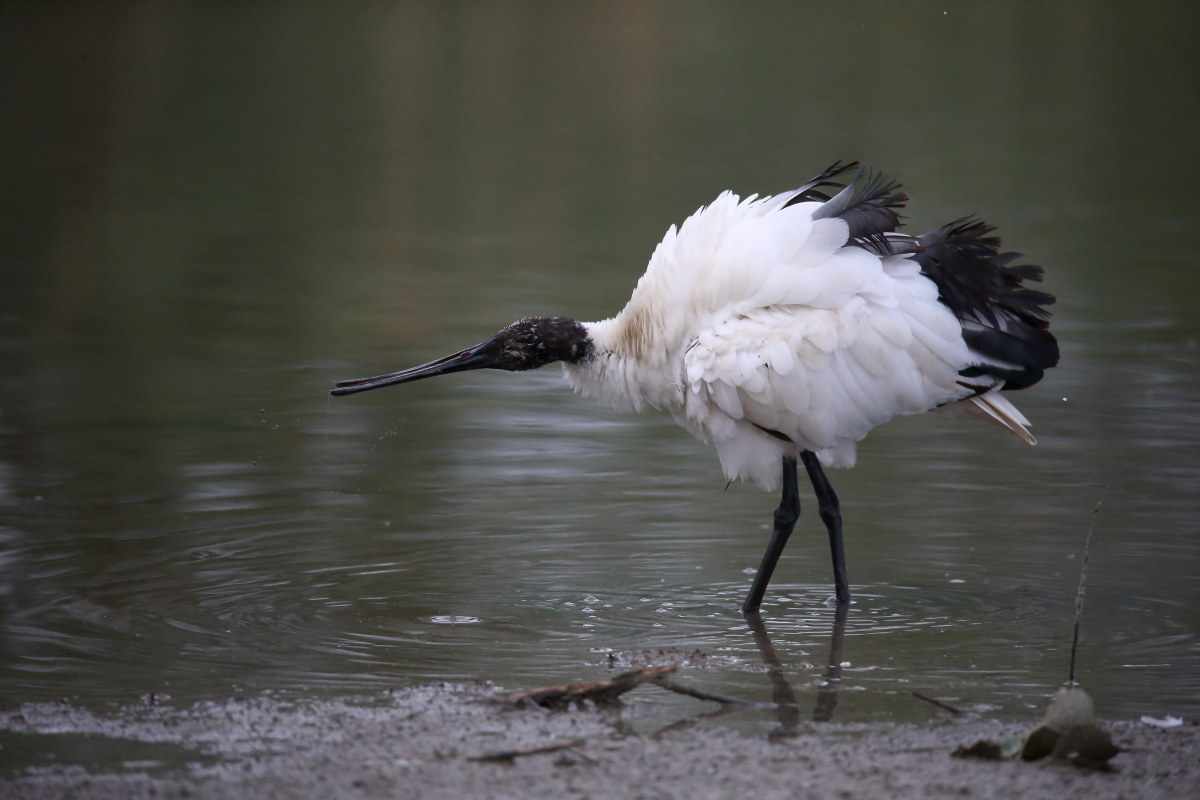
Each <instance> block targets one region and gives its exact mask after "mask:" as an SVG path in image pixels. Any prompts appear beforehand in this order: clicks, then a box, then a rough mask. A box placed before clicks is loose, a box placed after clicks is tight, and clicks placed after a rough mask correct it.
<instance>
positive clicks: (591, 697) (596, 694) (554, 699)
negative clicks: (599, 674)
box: [495, 666, 675, 708]
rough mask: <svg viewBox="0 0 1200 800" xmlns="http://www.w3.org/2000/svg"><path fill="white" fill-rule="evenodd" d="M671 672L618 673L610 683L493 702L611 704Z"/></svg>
mask: <svg viewBox="0 0 1200 800" xmlns="http://www.w3.org/2000/svg"><path fill="white" fill-rule="evenodd" d="M674 671H675V667H674V666H667V667H646V668H644V669H634V670H630V671H629V672H622V673H621V674H620V675H618V676H617V677H615V678H613V679H612V680H607V681H580V682H579V683H569V684H565V685H561V686H546V687H543V688H541V689H527V690H525V691H521V692H512V693H509V694H503V695H500V696H499V697H496V698H495V700H496V701H497V702H499V703H503V704H505V705H509V706H529V705H537V706H542V707H543V708H566V707H568V706H569V705H571V704H572V703H583V702H587V701H590V702H593V703H595V704H596V705H615V704H618V703H620V702H621V701H620V696H621V695H622V694H624V693H625V692H628V691H629V690H630V689H636V688H637V687H638V686H641V685H642V684H645V683H655V682H657V681H658V680H659V679H660V678H663V677H665V676H666V675H668V674H670V673H672V672H674Z"/></svg>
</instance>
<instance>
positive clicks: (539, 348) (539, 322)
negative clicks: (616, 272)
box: [331, 317, 592, 395]
mask: <svg viewBox="0 0 1200 800" xmlns="http://www.w3.org/2000/svg"><path fill="white" fill-rule="evenodd" d="M591 356H592V340H591V338H590V337H589V336H588V333H587V329H586V328H585V327H583V325H582V324H581V323H579V322H576V321H575V320H573V319H570V318H569V317H525V318H524V319H519V320H517V321H516V322H514V323H513V324H511V325H509V326H507V327H505V328H503V329H502V330H501V331H500V332H499V333H497V334H496V335H495V336H493V337H491V338H490V339H486V340H484V341H482V342H480V343H479V344H477V345H475V346H474V347H468V348H467V349H466V350H463V351H461V352H458V353H454V354H452V355H448V356H446V357H444V358H439V359H437V360H436V361H430V362H429V363H427V364H421V365H420V366H416V367H410V368H409V369H403V370H400V371H399V372H389V373H388V374H386V375H376V376H375V377H373V378H355V379H352V380H348V381H338V382H337V383H336V384H335V385H334V388H333V389H332V391H331V394H335V395H343V394H354V393H355V392H365V391H367V390H368V389H378V388H380V387H381V386H391V385H392V384H395V383H408V382H409V381H417V380H421V379H422V378H432V377H433V376H435V375H446V374H448V373H451V372H465V371H466V370H471V369H505V370H509V371H511V372H517V371H524V370H528V369H537V368H538V367H544V366H545V365H547V364H552V363H554V362H555V361H565V362H567V363H568V364H576V363H578V362H580V361H583V360H585V359H587V358H590V357H591Z"/></svg>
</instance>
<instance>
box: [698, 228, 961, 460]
mask: <svg viewBox="0 0 1200 800" xmlns="http://www.w3.org/2000/svg"><path fill="white" fill-rule="evenodd" d="M849 250H853V251H854V252H856V253H858V254H860V255H858V256H855V257H858V258H863V259H870V260H872V261H874V264H875V270H874V274H873V275H870V271H869V270H866V271H865V272H864V274H865V275H868V276H869V277H867V278H866V279H864V280H863V281H862V282H860V284H859V285H858V286H857V287H856V288H854V289H853V290H852V291H849V292H846V293H845V294H844V296H843V297H841V298H839V299H838V300H837V302H823V303H821V304H820V306H819V307H815V306H813V305H771V306H765V307H759V308H755V309H746V310H741V311H738V312H735V313H731V314H729V315H728V316H725V317H724V318H721V319H719V320H717V321H715V322H713V323H712V324H711V325H709V326H707V327H706V328H705V329H703V330H701V331H699V332H698V333H697V335H696V336H695V337H694V339H693V340H692V341H691V342H690V344H689V346H688V348H687V351H686V352H685V355H684V382H685V386H684V390H685V394H686V395H687V398H686V401H685V415H686V417H687V419H688V420H689V422H690V423H691V424H692V426H694V427H696V428H699V429H700V430H702V431H703V432H704V433H705V434H706V435H707V436H708V437H709V438H710V439H712V440H713V441H714V443H715V444H716V445H717V446H718V449H720V447H721V443H722V441H729V442H732V441H733V440H735V439H737V438H739V437H741V438H745V437H746V436H747V434H751V431H748V430H747V427H746V426H747V424H748V425H750V426H753V427H754V428H757V429H758V430H759V431H760V432H763V433H765V434H769V435H771V436H774V437H776V438H778V439H780V440H782V439H785V438H786V440H788V441H791V442H793V443H794V444H795V445H797V446H798V447H800V448H803V449H806V450H813V451H816V452H818V453H822V452H824V453H825V460H826V461H828V462H830V463H832V464H834V465H835V466H849V465H850V464H852V463H853V457H854V448H853V444H854V442H857V441H858V440H860V439H862V438H863V437H864V436H865V435H866V434H867V432H868V431H869V430H870V429H871V428H873V427H875V426H876V425H880V424H882V423H883V422H886V421H887V420H889V419H891V418H892V417H894V416H897V415H900V414H914V413H920V412H923V411H928V410H929V409H931V408H934V407H936V406H938V405H941V404H943V403H947V402H951V401H954V400H959V399H963V398H964V397H967V396H970V395H971V394H972V393H973V392H974V391H975V390H974V389H972V388H970V387H966V386H964V385H963V384H962V383H960V381H961V380H962V379H961V376H960V375H959V370H960V369H962V368H963V367H964V366H965V365H967V364H968V363H969V361H970V356H969V353H968V350H967V347H966V345H965V343H964V342H963V340H962V333H961V327H960V325H959V322H958V320H957V319H956V318H955V317H954V314H953V313H952V312H951V311H950V310H949V309H948V308H947V307H946V306H945V305H944V304H942V303H940V302H938V300H937V293H936V287H934V285H933V284H932V283H931V282H930V281H928V280H927V279H925V278H924V277H922V276H921V275H920V274H919V268H918V266H917V265H916V264H915V263H913V262H912V261H910V260H909V259H907V258H904V257H900V256H892V257H887V258H884V259H879V258H878V257H876V256H874V255H872V254H870V253H867V252H864V251H862V250H858V249H857V248H849ZM864 269H865V268H864ZM731 446H732V445H731ZM723 460H724V459H723ZM726 466H727V471H730V470H729V469H728V467H729V465H728V464H727V465H726Z"/></svg>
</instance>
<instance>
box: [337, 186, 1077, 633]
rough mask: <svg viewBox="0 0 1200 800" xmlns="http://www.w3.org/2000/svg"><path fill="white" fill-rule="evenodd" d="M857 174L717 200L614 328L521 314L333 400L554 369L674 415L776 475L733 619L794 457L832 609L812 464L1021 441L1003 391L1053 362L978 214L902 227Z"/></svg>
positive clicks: (767, 557)
mask: <svg viewBox="0 0 1200 800" xmlns="http://www.w3.org/2000/svg"><path fill="white" fill-rule="evenodd" d="M857 167H858V165H857V164H855V163H852V164H841V163H840V162H839V163H838V164H834V165H833V166H832V167H830V168H829V169H827V170H825V171H824V172H823V173H821V174H820V175H818V176H817V177H816V178H814V179H813V180H811V181H809V182H807V183H805V184H804V185H803V186H801V187H799V188H798V189H794V190H792V191H790V192H784V193H782V194H778V195H775V196H773V197H761V198H760V197H756V196H754V195H752V196H750V197H747V198H746V199H741V198H739V197H738V196H737V195H735V194H733V193H731V192H724V193H722V194H721V195H720V196H718V197H717V199H716V200H714V201H713V202H712V203H711V204H709V205H708V206H707V207H701V208H700V209H699V210H698V211H696V213H694V214H692V216H691V217H689V218H688V219H687V220H686V221H685V222H684V223H683V224H682V225H680V226H679V228H678V229H677V228H675V227H674V226H672V227H671V228H670V229H669V230H668V231H667V234H666V236H665V237H664V238H663V240H662V243H661V244H659V245H658V247H657V248H656V249H655V251H654V254H653V256H651V258H650V263H649V266H648V267H647V268H646V272H645V274H644V275H643V276H642V278H641V280H640V281H638V285H637V288H636V289H634V291H633V296H632V297H631V298H630V299H629V302H628V303H627V304H626V306H625V308H624V309H623V310H622V311H621V313H619V314H617V315H616V316H615V317H612V318H611V319H606V320H603V321H601V322H577V321H575V320H573V319H570V318H567V317H527V318H525V319H520V320H517V321H516V322H514V323H512V324H511V325H509V326H507V327H506V328H504V329H503V330H501V331H500V332H499V333H497V334H496V335H494V336H492V337H491V338H489V339H487V340H485V341H483V342H481V343H480V344H477V345H475V346H474V347H470V348H467V349H466V350H463V351H461V352H458V353H454V354H452V355H449V356H446V357H445V358H441V359H438V360H436V361H431V362H429V363H427V364H422V365H420V366H417V367H412V368H411V369H406V370H401V371H399V372H393V373H389V374H387V375H379V376H376V377H373V378H361V379H356V380H348V381H341V382H339V383H337V384H336V386H335V388H334V389H333V390H332V393H333V394H335V395H343V394H351V393H354V392H361V391H366V390H368V389H375V388H378V387H381V386H387V385H390V384H396V383H404V382H407V381H415V380H420V379H422V378H429V377H433V376H434V375H443V374H446V373H451V372H461V371H463V370H472V369H482V368H495V369H504V370H512V371H522V370H529V369H534V368H537V367H541V366H544V365H546V364H550V363H552V362H555V361H561V362H562V364H563V375H564V377H565V378H566V380H567V382H568V383H569V384H570V385H571V386H572V387H574V388H575V390H576V391H577V392H579V393H580V394H583V395H585V396H589V397H597V398H600V399H602V400H604V401H606V402H608V403H609V404H611V405H612V406H615V407H616V408H618V409H622V410H629V411H639V410H641V409H643V408H646V407H651V408H657V409H662V410H665V411H668V412H670V413H671V415H672V416H673V417H674V418H675V421H676V422H677V423H679V425H680V426H682V427H683V428H685V429H686V430H688V431H690V432H691V433H692V434H693V435H695V436H696V437H698V438H699V439H701V440H702V441H706V442H711V443H712V444H713V446H714V447H716V449H717V454H718V455H719V456H720V459H721V466H722V467H723V469H724V471H725V474H726V476H727V477H728V478H729V479H730V480H733V479H735V478H742V479H750V480H754V481H757V482H758V483H760V484H762V485H763V486H764V487H765V488H767V489H770V488H772V487H773V485H774V483H775V477H776V475H779V474H780V471H779V470H780V464H781V463H782V483H783V496H782V500H781V502H780V505H779V508H778V509H777V510H776V511H775V517H774V531H773V533H772V536H771V539H770V543H769V545H768V547H767V550H766V553H765V554H764V555H763V559H762V563H761V565H760V567H759V569H758V571H757V573H756V574H755V577H754V580H753V583H752V585H751V588H750V592H749V594H748V595H747V597H746V600H745V603H744V604H743V606H742V610H743V612H744V613H755V612H757V611H758V609H759V606H760V604H761V602H762V598H763V594H764V592H765V591H766V588H767V584H768V582H769V581H770V579H771V574H772V572H773V571H774V569H775V565H776V562H777V561H778V559H779V556H780V554H781V553H782V551H783V548H784V545H785V544H786V542H787V539H788V537H789V536H790V535H791V532H792V529H793V528H794V526H795V523H796V521H797V519H798V518H799V516H800V499H799V491H798V487H797V466H796V462H797V459H799V460H800V461H801V462H803V464H804V467H805V469H806V470H807V472H808V476H809V479H810V480H811V482H812V485H813V490H814V492H815V494H816V497H817V501H818V510H819V514H820V517H821V519H822V520H823V522H824V523H825V527H826V529H827V531H828V534H829V543H830V550H831V553H832V557H833V568H834V583H835V587H836V596H837V600H838V602H839V603H848V602H849V601H850V590H849V584H848V582H847V578H846V564H845V556H844V554H843V549H842V530H841V514H840V511H839V505H838V499H837V496H836V495H835V494H834V491H833V489H832V487H831V486H830V484H829V481H828V480H827V478H826V476H825V472H824V470H823V468H822V465H824V466H828V467H851V466H853V465H854V461H855V446H856V443H857V442H858V441H859V440H861V439H862V438H863V437H865V436H866V435H867V432H868V431H870V430H871V429H872V428H874V427H875V426H877V425H881V424H883V423H884V422H887V421H888V420H889V419H891V418H892V417H895V416H897V415H900V414H917V413H921V412H924V411H929V410H932V409H935V408H939V407H942V406H946V405H949V404H954V403H961V404H964V405H965V406H966V407H967V408H968V410H973V411H974V412H976V413H977V414H979V415H980V416H982V417H984V418H986V419H988V420H991V421H992V422H995V423H997V424H999V425H1000V426H1001V427H1003V428H1005V429H1006V430H1008V431H1009V432H1010V433H1013V434H1015V435H1016V436H1017V437H1019V438H1021V439H1022V440H1024V441H1025V442H1027V443H1029V444H1034V443H1035V440H1034V438H1033V436H1032V435H1031V434H1030V433H1029V430H1028V427H1027V426H1028V425H1029V421H1028V420H1027V419H1026V418H1025V417H1024V416H1023V415H1022V414H1021V412H1020V411H1018V410H1017V408H1016V407H1015V406H1013V404H1012V403H1010V402H1009V401H1008V399H1007V398H1005V397H1004V396H1002V395H1001V394H1000V392H1001V391H1003V390H1008V389H1023V388H1025V387H1027V386H1031V385H1032V384H1034V383H1036V382H1037V381H1038V380H1040V379H1041V377H1042V374H1043V371H1044V370H1045V369H1047V368H1049V367H1052V366H1054V365H1055V364H1056V363H1057V362H1058V344H1057V342H1056V341H1055V339H1054V337H1053V335H1051V333H1050V332H1049V330H1048V327H1049V324H1048V317H1049V313H1048V312H1047V311H1046V309H1045V306H1047V305H1049V304H1051V303H1053V302H1054V298H1053V297H1052V296H1051V295H1049V294H1046V293H1044V292H1040V291H1036V290H1033V289H1030V288H1028V287H1026V286H1024V285H1023V282H1024V281H1026V280H1031V281H1040V280H1041V277H1042V269H1041V268H1040V267H1036V266H1032V265H1012V264H1011V262H1012V261H1013V260H1014V259H1015V258H1016V254H1015V253H1001V252H1000V251H999V244H1000V242H999V239H996V238H993V237H990V236H989V235H988V234H989V233H991V231H992V228H991V227H990V226H988V225H987V224H985V223H984V222H982V221H980V220H975V219H960V220H957V221H955V222H952V223H950V224H949V225H946V226H944V227H942V228H939V229H937V230H934V231H932V232H930V233H926V234H923V235H920V236H910V235H907V234H901V233H898V232H897V231H896V229H897V227H898V226H899V219H900V218H899V214H898V213H897V211H896V209H897V208H900V207H902V206H903V205H904V203H905V201H906V200H907V199H908V197H907V195H905V194H904V193H902V192H901V191H899V185H898V184H896V183H892V182H890V181H887V180H885V179H884V178H883V177H881V176H879V175H876V174H872V173H870V172H869V171H867V170H865V169H861V168H858V169H857V171H854V170H855V169H856V168H857ZM852 172H853V177H852V178H850V179H849V180H848V182H847V183H843V182H842V180H846V177H845V176H848V175H849V174H851V173H852ZM839 179H842V180H839ZM825 189H831V190H840V191H837V192H836V193H835V194H833V196H832V197H830V196H829V195H828V194H826V193H825V191H824V190H825Z"/></svg>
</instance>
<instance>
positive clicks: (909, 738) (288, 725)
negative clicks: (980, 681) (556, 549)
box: [0, 684, 1200, 800]
mask: <svg viewBox="0 0 1200 800" xmlns="http://www.w3.org/2000/svg"><path fill="white" fill-rule="evenodd" d="M496 692H497V689H496V688H495V687H492V686H488V685H485V684H480V685H446V684H436V685H429V686H423V687H418V688H414V689H406V690H402V691H395V692H391V693H388V695H387V696H386V697H384V698H382V699H381V698H359V699H348V700H347V699H344V700H318V699H294V698H293V699H281V698H271V697H262V698H255V699H237V698H235V699H229V700H225V701H221V702H205V703H200V704H197V705H195V706H192V707H189V708H185V709H177V708H172V707H169V706H162V705H145V706H137V707H129V708H122V709H119V710H114V711H112V712H103V713H95V712H92V711H88V710H84V709H80V708H77V707H74V706H72V705H70V704H66V703H44V704H31V705H23V706H17V707H10V708H8V709H5V710H4V711H3V712H0V735H2V738H0V745H2V746H3V749H0V763H3V762H7V763H6V764H5V769H6V770H7V771H6V772H5V773H4V776H3V778H2V779H0V797H5V798H12V800H20V799H23V798H30V799H32V798H64V797H71V798H75V799H76V800H82V799H83V798H122V799H124V798H164V797H188V798H221V800H227V799H228V798H321V799H322V800H329V799H330V798H385V797H386V798H530V797H538V798H541V797H580V798H583V797H587V798H728V797H754V798H805V797H812V798H825V797H830V798H836V797H861V798H872V797H879V798H883V797H887V798H963V797H1026V798H1041V797H1046V798H1065V797H1087V798H1089V800H1107V799H1108V798H1113V799H1114V800H1115V798H1135V797H1136V798H1140V799H1141V800H1150V799H1152V798H1172V800H1178V798H1183V797H1196V796H1200V727H1198V726H1196V725H1194V724H1184V725H1183V726H1180V727H1176V728H1170V729H1162V728H1157V727H1154V726H1151V725H1147V724H1144V723H1141V722H1136V721H1115V722H1106V723H1104V724H1105V727H1107V728H1108V729H1109V730H1110V731H1111V732H1112V734H1113V738H1114V741H1115V742H1116V743H1117V744H1118V745H1119V746H1121V747H1122V748H1124V752H1122V753H1120V754H1119V755H1118V756H1117V757H1116V758H1115V759H1113V761H1112V767H1113V769H1112V771H1108V772H1101V771H1095V770H1088V769H1081V768H1078V767H1075V766H1072V765H1070V764H1066V763H1063V762H1057V763H1055V762H1050V761H1044V762H1036V763H1024V762H1012V761H1003V762H998V761H981V760H976V759H965V758H955V757H952V756H951V752H952V751H953V750H954V749H955V748H956V747H958V746H959V745H969V744H971V743H973V742H975V741H977V740H979V739H1001V738H1003V737H1006V736H1010V735H1013V734H1018V733H1021V732H1022V731H1024V730H1026V729H1027V728H1028V727H1030V726H1031V725H1032V724H1033V723H1034V722H1036V720H1032V721H1030V722H1029V723H1028V724H1026V723H1024V722H1011V721H1009V722H1005V721H997V720H987V719H956V718H950V717H947V718H945V719H944V720H941V721H935V722H931V723H930V724H927V725H899V724H896V725H886V724H885V725H878V724H875V725H865V724H863V725H856V724H846V723H812V722H797V723H796V724H795V725H794V726H793V725H788V727H789V728H791V729H792V730H791V731H790V732H789V733H788V735H777V736H771V735H766V736H762V735H760V736H754V735H747V734H745V733H741V732H739V731H737V730H735V729H733V728H731V727H729V726H726V725H723V724H720V723H718V722H715V721H713V720H711V719H708V718H707V716H706V715H707V713H708V712H711V711H712V709H713V704H711V703H703V702H701V701H695V703H696V706H695V709H694V710H695V712H696V713H695V715H693V716H686V715H685V716H684V718H683V719H680V720H678V721H676V722H675V723H674V724H671V725H668V726H660V727H658V728H657V729H656V728H654V727H653V726H652V725H646V724H645V723H646V720H645V719H640V720H639V719H638V714H639V712H638V710H637V707H636V704H633V705H632V706H630V705H627V706H626V707H625V708H624V709H622V710H606V709H594V708H588V709H575V710H570V711H565V712H550V711H545V710H542V709H520V710H511V709H504V708H501V707H498V706H497V705H495V704H494V703H492V702H489V700H488V699H489V698H491V697H493V696H494V695H495V694H496ZM689 702H691V701H689ZM643 728H644V729H643ZM104 742H112V743H114V747H115V752H119V753H120V755H119V756H116V757H115V758H114V760H113V761H112V762H111V763H104V762H103V761H96V760H95V759H94V758H93V760H92V761H91V762H90V763H89V762H88V759H86V758H79V759H75V760H74V763H68V762H69V761H70V759H67V758H62V759H59V760H58V761H55V760H53V759H42V760H41V762H40V763H39V765H37V766H34V767H25V768H22V769H20V770H13V763H14V762H13V761H12V759H13V757H14V756H15V755H17V754H19V753H21V752H24V753H25V754H29V753H30V752H36V748H38V747H39V746H45V747H55V748H58V749H60V750H64V751H65V750H69V749H70V748H69V747H67V745H68V744H69V743H74V746H76V747H78V748H79V749H80V751H82V752H90V753H94V752H96V751H97V746H98V745H100V744H102V743H104ZM85 745H86V747H85ZM118 745H119V746H118ZM558 745H563V746H562V747H559V748H557V749H547V750H545V751H542V752H531V753H528V754H524V755H515V756H513V757H512V758H511V759H504V758H500V759H493V758H492V757H493V756H495V755H496V754H498V753H500V752H502V751H519V750H523V749H534V748H546V747H555V746H558ZM99 749H100V750H102V749H103V748H99ZM130 753H135V754H138V757H136V758H131V756H130V755H129V754H130ZM35 760H36V759H35Z"/></svg>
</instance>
